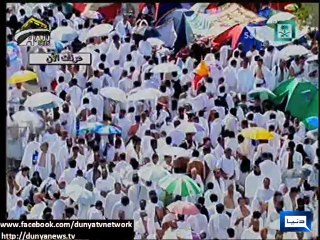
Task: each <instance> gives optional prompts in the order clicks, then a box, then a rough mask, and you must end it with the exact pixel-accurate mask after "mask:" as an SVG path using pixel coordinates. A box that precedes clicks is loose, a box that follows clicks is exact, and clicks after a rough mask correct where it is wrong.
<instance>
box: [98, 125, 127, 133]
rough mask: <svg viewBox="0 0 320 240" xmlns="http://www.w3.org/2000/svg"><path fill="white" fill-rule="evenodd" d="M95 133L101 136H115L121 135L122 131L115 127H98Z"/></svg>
mask: <svg viewBox="0 0 320 240" xmlns="http://www.w3.org/2000/svg"><path fill="white" fill-rule="evenodd" d="M95 133H98V134H101V135H115V134H121V130H120V129H119V128H117V127H115V126H111V125H108V126H98V127H97V128H96V129H95Z"/></svg>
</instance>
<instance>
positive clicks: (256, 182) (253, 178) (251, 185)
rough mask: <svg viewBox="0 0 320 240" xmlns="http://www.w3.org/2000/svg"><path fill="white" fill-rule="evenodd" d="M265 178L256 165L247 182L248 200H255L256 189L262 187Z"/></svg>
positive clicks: (246, 193)
mask: <svg viewBox="0 0 320 240" xmlns="http://www.w3.org/2000/svg"><path fill="white" fill-rule="evenodd" d="M264 178H265V177H264V175H263V174H262V172H261V170H260V167H259V166H258V165H254V168H253V171H252V172H250V173H249V175H248V176H247V178H246V181H245V196H246V197H247V198H249V199H253V197H254V195H255V192H256V189H257V188H258V187H259V186H261V184H262V182H263V179H264Z"/></svg>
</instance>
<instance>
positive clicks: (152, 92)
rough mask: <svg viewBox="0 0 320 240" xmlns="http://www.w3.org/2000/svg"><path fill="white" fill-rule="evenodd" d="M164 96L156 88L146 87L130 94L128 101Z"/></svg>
mask: <svg viewBox="0 0 320 240" xmlns="http://www.w3.org/2000/svg"><path fill="white" fill-rule="evenodd" d="M160 96H162V93H161V92H160V91H159V90H157V89H154V88H146V89H142V90H140V91H137V92H135V93H133V94H131V95H129V96H128V98H127V101H139V100H154V99H156V98H158V97H160Z"/></svg>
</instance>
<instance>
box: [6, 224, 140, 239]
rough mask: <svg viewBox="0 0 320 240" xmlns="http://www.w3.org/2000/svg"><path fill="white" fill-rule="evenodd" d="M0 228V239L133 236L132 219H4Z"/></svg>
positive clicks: (130, 237) (123, 237)
mask: <svg viewBox="0 0 320 240" xmlns="http://www.w3.org/2000/svg"><path fill="white" fill-rule="evenodd" d="M0 229H1V231H0V240H2V239H19V240H29V239H33V240H36V239H39V240H45V239H48V240H58V239H63V240H72V239H74V240H76V239H82V240H84V239H89V240H98V239H99V240H102V239H106V238H108V237H112V236H116V237H117V239H121V240H122V239H123V240H127V239H128V240H131V239H133V238H134V231H133V221H132V220H128V221H112V220H106V221H95V220H91V221H89V220H88V221H85V220H65V221H42V220H27V221H5V222H0Z"/></svg>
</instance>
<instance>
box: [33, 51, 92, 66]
mask: <svg viewBox="0 0 320 240" xmlns="http://www.w3.org/2000/svg"><path fill="white" fill-rule="evenodd" d="M91 63H92V58H91V53H60V54H59V53H30V54H29V64H30V65H41V64H45V65H91Z"/></svg>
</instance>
